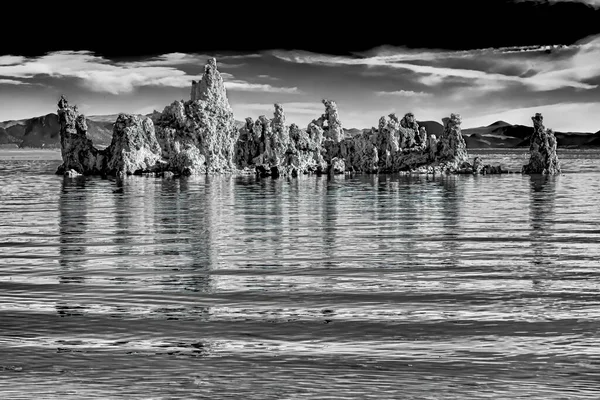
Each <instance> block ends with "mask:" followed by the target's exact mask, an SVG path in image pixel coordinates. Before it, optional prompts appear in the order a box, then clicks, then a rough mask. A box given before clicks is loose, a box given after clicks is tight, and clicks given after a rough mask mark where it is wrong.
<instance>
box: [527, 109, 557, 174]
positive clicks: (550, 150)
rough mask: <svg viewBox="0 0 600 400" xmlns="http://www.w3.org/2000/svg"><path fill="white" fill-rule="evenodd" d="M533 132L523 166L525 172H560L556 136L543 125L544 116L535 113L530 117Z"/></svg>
mask: <svg viewBox="0 0 600 400" xmlns="http://www.w3.org/2000/svg"><path fill="white" fill-rule="evenodd" d="M531 120H532V121H533V134H532V135H531V138H530V145H529V152H530V156H529V163H528V164H526V165H524V166H523V173H525V174H547V175H556V174H560V162H559V161H558V156H557V155H556V137H555V136H554V132H553V131H552V130H551V129H546V128H545V127H544V117H543V116H542V114H540V113H537V114H535V115H534V116H533V117H531Z"/></svg>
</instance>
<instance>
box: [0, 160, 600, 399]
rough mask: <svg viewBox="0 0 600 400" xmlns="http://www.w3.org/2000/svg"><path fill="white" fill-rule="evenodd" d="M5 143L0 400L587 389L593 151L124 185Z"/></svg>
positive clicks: (592, 367) (597, 185)
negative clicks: (532, 161) (542, 158)
mask: <svg viewBox="0 0 600 400" xmlns="http://www.w3.org/2000/svg"><path fill="white" fill-rule="evenodd" d="M11 154H12V155H11ZM470 155H471V156H474V155H480V156H481V157H482V158H483V159H484V162H493V163H497V162H501V163H502V164H503V165H505V166H506V167H508V168H511V169H519V168H520V165H522V164H523V163H525V160H526V157H527V153H526V152H525V151H521V150H519V151H506V150H486V151H478V152H475V151H470ZM0 156H1V158H0V213H1V214H0V215H1V217H0V393H2V396H1V397H2V398H6V399H30V398H36V399H39V398H43V399H92V398H103V399H106V398H111V399H114V398H124V399H173V398H185V399H189V398H210V399H217V398H219V399H220V398H243V399H334V398H335V399H351V398H352V399H356V398H358V399H382V398H399V399H489V398H494V399H533V398H535V399H598V398H600V346H599V344H600V295H599V290H598V288H599V284H600V262H599V259H600V152H599V151H587V150H586V151H582V150H561V151H560V152H559V157H560V158H561V161H562V165H563V172H564V174H562V175H560V176H557V177H542V176H531V177H530V176H522V175H520V174H506V175H488V176H463V175H461V176H437V177H427V176H398V175H379V176H377V175H357V176H335V177H331V178H328V177H326V176H323V177H316V176H303V177H300V178H297V179H287V178H282V179H270V178H269V179H257V178H256V177H254V176H246V177H230V176H208V177H205V176H201V177H191V178H182V179H162V178H150V177H130V178H126V179H124V180H122V181H120V182H116V181H115V180H114V179H101V178H99V177H98V178H96V177H88V178H77V179H68V178H63V177H62V176H56V175H54V171H55V170H56V167H57V166H58V164H59V163H60V153H59V152H56V151H54V152H52V151H46V152H31V153H26V152H16V151H15V152H13V153H11V152H10V151H8V150H6V151H4V153H2V154H1V155H0ZM117 189H119V190H117ZM115 190H116V191H117V192H115Z"/></svg>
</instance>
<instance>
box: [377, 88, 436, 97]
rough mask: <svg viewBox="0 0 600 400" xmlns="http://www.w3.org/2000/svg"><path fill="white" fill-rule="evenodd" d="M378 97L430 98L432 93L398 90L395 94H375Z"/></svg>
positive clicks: (382, 92)
mask: <svg viewBox="0 0 600 400" xmlns="http://www.w3.org/2000/svg"><path fill="white" fill-rule="evenodd" d="M375 94H376V95H377V96H395V97H429V96H431V93H426V92H414V91H412V90H396V91H393V92H386V91H378V92H375Z"/></svg>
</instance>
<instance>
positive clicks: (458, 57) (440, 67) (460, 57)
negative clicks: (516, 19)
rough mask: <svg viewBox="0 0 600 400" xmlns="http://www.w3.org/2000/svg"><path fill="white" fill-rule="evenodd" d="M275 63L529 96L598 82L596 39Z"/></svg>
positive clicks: (294, 54)
mask: <svg viewBox="0 0 600 400" xmlns="http://www.w3.org/2000/svg"><path fill="white" fill-rule="evenodd" d="M599 1H600V0H599ZM271 54H272V55H273V56H275V57H277V58H279V59H281V60H284V61H287V62H293V63H301V64H314V65H323V66H361V67H366V68H367V70H366V71H367V72H369V73H370V74H372V71H371V70H372V69H375V68H377V69H381V68H384V69H388V70H389V69H391V70H397V71H403V72H404V73H406V74H412V75H416V77H415V80H416V81H417V82H419V83H421V84H423V85H425V86H439V85H442V84H444V83H446V82H447V81H448V80H450V81H452V80H455V81H456V80H459V81H461V82H462V83H463V86H469V85H471V86H474V87H476V88H478V89H480V90H485V91H493V90H501V89H503V88H508V87H511V86H514V85H523V86H525V87H526V88H528V89H529V90H531V91H551V90H557V89H562V88H573V89H582V90H586V89H595V88H597V87H598V85H595V84H592V83H590V82H589V81H590V80H591V79H593V78H596V77H600V63H598V62H597V60H599V59H600V36H596V37H590V38H588V39H586V40H583V41H581V42H579V43H576V44H574V45H572V46H559V45H549V46H548V45H544V46H521V47H504V48H498V49H493V48H489V49H477V50H468V51H445V50H430V49H421V50H419V49H407V48H391V47H380V48H377V49H374V50H372V51H370V52H367V53H364V54H356V55H354V56H352V57H349V56H331V55H325V54H317V53H311V52H306V51H280V50H278V51H273V52H271Z"/></svg>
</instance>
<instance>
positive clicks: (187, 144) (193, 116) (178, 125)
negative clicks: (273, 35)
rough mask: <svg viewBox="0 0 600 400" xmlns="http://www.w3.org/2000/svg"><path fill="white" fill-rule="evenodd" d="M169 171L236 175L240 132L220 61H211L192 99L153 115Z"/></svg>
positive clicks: (179, 102)
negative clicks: (226, 89) (224, 82)
mask: <svg viewBox="0 0 600 400" xmlns="http://www.w3.org/2000/svg"><path fill="white" fill-rule="evenodd" d="M153 119H154V124H155V126H156V136H157V139H158V143H159V145H160V147H161V150H162V152H161V155H162V157H163V158H164V159H165V162H166V168H167V169H168V170H170V171H172V172H174V173H175V174H183V175H190V174H196V173H204V172H206V173H220V172H234V171H235V169H236V165H235V154H236V152H235V146H236V142H237V140H238V131H237V129H236V128H235V119H234V117H233V111H232V110H231V106H230V105H229V101H228V100H227V93H226V91H225V86H224V84H223V78H222V77H221V74H220V73H219V71H218V70H217V62H216V60H215V59H214V58H212V59H209V60H208V63H207V64H206V66H205V68H204V75H203V76H202V79H201V80H200V82H198V83H196V82H192V90H191V99H190V100H189V101H186V102H183V101H175V102H173V103H172V104H171V105H169V106H167V107H165V109H164V111H163V112H162V113H161V114H156V113H155V114H153Z"/></svg>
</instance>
